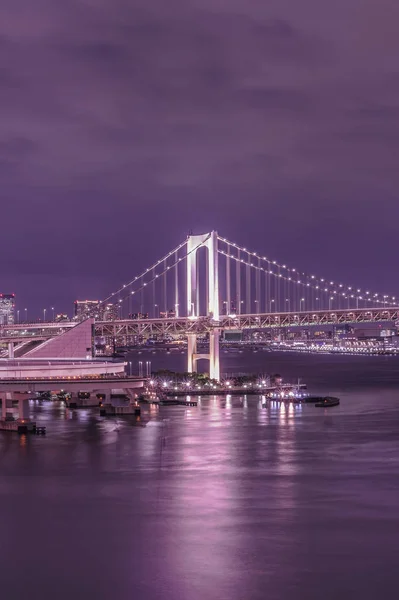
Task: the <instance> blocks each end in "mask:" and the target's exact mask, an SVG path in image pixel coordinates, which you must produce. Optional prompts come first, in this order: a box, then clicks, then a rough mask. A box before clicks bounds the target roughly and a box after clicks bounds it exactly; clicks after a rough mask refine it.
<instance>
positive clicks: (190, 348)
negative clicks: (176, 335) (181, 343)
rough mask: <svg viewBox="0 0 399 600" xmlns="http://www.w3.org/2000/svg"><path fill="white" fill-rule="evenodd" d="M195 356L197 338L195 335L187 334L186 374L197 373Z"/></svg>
mask: <svg viewBox="0 0 399 600" xmlns="http://www.w3.org/2000/svg"><path fill="white" fill-rule="evenodd" d="M196 354H197V336H196V334H195V333H189V334H188V335H187V372H188V373H196V372H197V361H196V360H195V355H196Z"/></svg>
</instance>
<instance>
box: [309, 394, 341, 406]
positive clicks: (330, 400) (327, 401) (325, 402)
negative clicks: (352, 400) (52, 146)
mask: <svg viewBox="0 0 399 600" xmlns="http://www.w3.org/2000/svg"><path fill="white" fill-rule="evenodd" d="M338 404H339V398H334V397H333V396H326V397H325V398H323V399H322V400H321V401H320V402H316V404H315V406H317V407H319V408H328V407H330V406H338Z"/></svg>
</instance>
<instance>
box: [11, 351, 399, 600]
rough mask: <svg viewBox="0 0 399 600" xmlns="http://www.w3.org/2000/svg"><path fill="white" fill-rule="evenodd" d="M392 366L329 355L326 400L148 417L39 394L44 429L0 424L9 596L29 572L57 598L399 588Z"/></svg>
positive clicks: (148, 412)
mask: <svg viewBox="0 0 399 600" xmlns="http://www.w3.org/2000/svg"><path fill="white" fill-rule="evenodd" d="M300 360H301V361H302V360H303V357H301V358H300ZM301 364H302V363H301ZM373 364H374V363H373ZM380 364H381V363H380ZM384 364H385V363H384ZM390 364H391V365H392V367H391V370H386V371H384V370H382V372H381V373H382V374H380V383H379V385H378V386H377V385H376V381H377V378H376V371H375V370H373V369H374V367H373V366H371V367H370V369H368V370H361V371H360V370H358V372H357V375H356V374H354V373H353V372H352V371H350V372H348V370H347V369H346V367H345V368H342V370H339V369H338V370H336V371H335V372H334V373H333V377H332V378H330V379H328V377H329V373H330V364H329V363H326V366H325V370H324V373H325V378H326V382H327V385H328V388H329V389H328V393H333V390H339V389H340V388H341V392H339V393H338V395H340V397H341V405H340V406H338V407H334V408H332V409H330V410H329V409H318V408H315V407H314V406H310V405H297V404H287V403H284V402H276V401H265V399H264V398H262V397H255V396H247V397H244V396H243V397H238V396H226V397H217V396H211V397H202V398H201V399H200V401H199V402H198V406H197V407H190V408H189V407H187V408H186V407H182V406H175V407H159V408H157V407H152V406H146V407H143V418H142V424H146V426H145V427H142V426H138V425H136V424H135V422H134V420H129V419H126V420H124V419H123V418H121V419H118V421H115V420H114V419H105V418H100V417H99V415H98V411H97V410H83V411H76V410H75V411H71V410H69V409H66V408H65V407H64V406H62V405H60V404H58V403H55V404H51V403H41V404H38V403H36V404H35V405H32V408H33V410H34V412H35V414H36V417H37V420H40V421H41V422H43V424H45V425H46V427H47V431H48V434H47V436H46V437H39V436H37V437H36V436H20V437H18V436H17V435H14V434H9V433H5V432H2V433H1V432H0V469H1V470H0V473H1V476H0V505H1V506H2V510H1V511H0V527H1V531H2V539H3V540H4V543H3V544H1V545H0V564H1V565H2V593H3V596H4V598H7V599H8V598H10V599H11V600H13V598H20V597H23V595H24V590H25V581H26V580H27V579H30V580H34V581H36V582H37V581H40V593H41V597H43V598H49V597H57V598H58V599H60V600H64V599H65V600H66V599H68V600H70V598H71V597H72V596H73V595H75V596H76V597H82V590H83V589H84V590H85V595H87V596H88V597H96V598H104V599H108V598H112V597H114V598H118V599H121V600H124V599H125V598H126V599H127V598H129V599H131V598H132V597H134V598H138V599H142V598H143V599H146V600H147V599H148V600H156V599H157V600H158V599H159V598H162V599H166V600H169V599H173V600H175V599H176V598H184V599H185V600H199V599H201V600H202V599H203V598H207V599H208V598H209V599H211V600H213V599H215V600H216V599H217V600H219V599H224V598H226V599H228V600H242V599H243V598H248V599H249V600H258V599H259V600H264V598H266V597H267V598H268V600H269V599H271V600H281V599H285V598H290V599H291V598H306V599H309V600H313V599H314V600H316V598H317V600H319V598H320V597H323V598H326V599H327V600H330V599H331V600H336V598H339V599H340V600H349V599H350V600H352V599H353V598H358V597H359V598H360V597H361V598H362V600H374V599H375V598H376V597H378V595H379V594H380V593H381V589H384V598H388V599H389V598H391V597H392V598H393V597H396V593H395V592H396V589H397V587H398V584H399V576H398V574H397V568H396V550H397V536H398V531H399V517H398V510H397V506H398V502H399V480H398V476H397V473H398V472H399V454H398V451H397V448H398V437H399V433H398V432H399V405H398V397H399V396H398V394H399V369H397V368H396V363H395V364H393V363H390ZM301 368H302V367H301ZM280 370H281V369H279V371H280ZM322 373H323V371H322V370H321V371H320V368H319V370H318V373H317V376H318V377H321V375H322ZM384 373H385V375H384ZM355 375H356V376H355ZM367 377H369V378H370V379H369V381H370V386H369V387H367V385H365V381H367ZM384 377H386V379H387V381H388V382H389V383H388V385H386V386H385V385H384ZM395 377H396V380H395ZM356 380H358V381H360V382H361V385H360V386H359V387H356V386H355V385H353V383H350V382H353V381H356ZM394 381H396V387H394V385H393V382H394ZM38 532H40V535H38ZM21 539H22V540H23V541H22V543H21ZM21 565H23V566H24V568H23V572H24V577H21V576H20V575H21ZM391 590H392V591H393V592H392V594H391ZM394 591H395V592H394Z"/></svg>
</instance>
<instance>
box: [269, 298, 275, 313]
mask: <svg viewBox="0 0 399 600" xmlns="http://www.w3.org/2000/svg"><path fill="white" fill-rule="evenodd" d="M272 304H273V305H274V300H270V302H269V312H273V311H272ZM273 308H274V307H273Z"/></svg>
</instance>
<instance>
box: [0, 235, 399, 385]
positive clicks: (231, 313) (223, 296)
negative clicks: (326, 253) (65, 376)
mask: <svg viewBox="0 0 399 600" xmlns="http://www.w3.org/2000/svg"><path fill="white" fill-rule="evenodd" d="M110 307H113V310H110ZM105 308H107V310H105ZM398 311H399V304H398V301H397V299H396V298H395V297H394V296H388V295H386V294H380V293H375V292H372V291H370V290H362V289H360V288H359V287H357V286H355V285H347V284H344V283H341V282H337V281H332V280H330V279H328V278H326V277H318V276H316V275H312V274H309V273H305V272H302V271H300V270H298V269H296V268H291V267H288V266H287V265H285V264H282V263H279V262H278V261H276V260H272V259H271V258H268V257H266V256H263V255H261V254H259V253H257V252H254V251H250V250H248V249H247V248H243V247H241V246H239V245H238V244H236V243H233V242H230V241H229V240H227V239H226V238H223V237H220V236H219V235H218V233H217V232H216V231H211V232H209V233H206V234H202V235H189V236H188V237H187V238H186V240H184V241H183V242H182V243H181V244H179V245H178V246H177V247H176V248H174V249H173V250H171V251H170V252H168V253H167V254H166V255H165V256H163V257H162V258H161V259H160V260H158V261H156V262H155V263H154V264H152V265H151V266H150V267H149V268H147V269H145V270H143V271H142V273H141V274H139V275H138V276H136V277H134V278H133V279H131V280H130V281H128V282H127V283H125V284H124V285H123V286H121V287H120V288H119V289H118V290H116V291H115V292H113V293H112V294H110V295H109V296H108V297H107V298H105V299H104V300H103V301H102V302H101V303H100V304H99V310H98V312H99V314H103V315H104V316H103V320H101V319H97V320H96V322H95V323H94V326H93V337H94V339H95V340H96V341H98V340H100V342H101V343H102V345H103V346H107V344H108V345H111V344H112V342H116V344H117V345H130V344H135V343H141V342H142V341H143V340H146V339H151V338H152V339H153V340H154V339H156V338H158V339H159V338H162V339H164V340H165V339H166V340H167V339H170V338H173V339H185V340H186V341H187V370H188V371H189V372H193V371H196V369H197V366H198V362H199V361H200V360H201V359H206V360H208V361H209V374H210V376H211V377H212V378H214V379H220V358H219V343H220V336H221V333H222V332H225V331H226V330H238V331H242V330H244V329H259V330H262V329H270V330H273V329H274V330H277V329H282V328H285V327H313V326H327V325H339V324H346V323H377V322H396V321H398V319H399V312H398ZM115 313H117V315H118V318H116V319H115V318H112V320H111V317H110V316H109V315H111V314H113V315H115ZM107 319H109V320H107ZM75 325H76V323H74V322H71V323H62V324H55V323H44V324H43V323H41V324H19V325H15V326H12V327H11V326H0V340H1V339H2V340H3V341H4V342H5V343H9V345H10V351H9V352H10V356H12V353H13V352H14V353H15V356H16V358H19V357H21V358H23V357H25V356H26V357H30V356H32V357H33V355H37V353H38V352H39V353H41V354H42V355H43V352H45V350H44V349H43V350H40V348H41V346H39V347H38V349H36V348H33V349H32V345H34V343H35V339H37V340H42V345H43V347H45V345H46V344H48V341H49V338H53V337H55V336H58V335H64V336H67V335H68V330H69V328H73V327H74V326H75ZM204 338H207V340H208V342H209V351H208V352H206V353H203V352H199V351H198V348H199V345H198V342H199V341H200V340H203V339H204ZM11 346H12V347H11ZM93 346H94V344H93ZM24 348H27V352H26V354H24ZM35 353H36V354H35ZM82 358H87V356H86V357H82Z"/></svg>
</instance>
